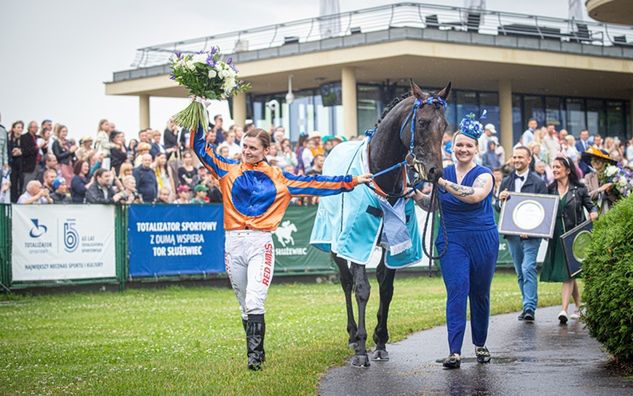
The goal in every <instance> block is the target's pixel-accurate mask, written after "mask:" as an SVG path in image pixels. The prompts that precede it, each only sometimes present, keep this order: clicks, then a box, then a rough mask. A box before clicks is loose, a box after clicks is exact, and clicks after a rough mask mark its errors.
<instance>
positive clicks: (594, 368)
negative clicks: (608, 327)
mask: <svg viewBox="0 0 633 396" xmlns="http://www.w3.org/2000/svg"><path fill="white" fill-rule="evenodd" d="M559 311H560V307H551V308H541V309H538V310H537V312H536V321H535V322H534V323H533V324H530V323H524V322H519V321H518V320H517V319H516V317H517V314H518V313H513V314H506V315H499V316H493V317H492V318H491V320H490V330H489V335H488V348H489V349H490V352H491V354H492V361H491V362H490V364H486V365H481V364H478V363H477V361H476V360H475V357H474V347H473V346H472V341H471V339H470V324H467V327H466V337H465V338H464V348H463V350H462V365H461V368H460V369H456V370H445V369H444V368H443V367H442V364H441V363H439V362H438V360H440V359H443V358H444V357H446V356H447V355H448V345H447V341H446V327H445V326H443V327H437V328H433V329H430V330H426V331H423V332H420V333H416V334H413V335H411V336H409V338H407V339H405V340H403V341H400V342H398V343H396V344H389V345H387V350H388V351H389V354H390V360H389V361H388V362H374V361H372V362H371V367H369V368H367V369H361V368H355V367H351V366H350V365H346V366H344V367H336V368H333V369H330V370H329V371H327V372H326V373H325V375H324V376H323V378H322V379H321V382H320V384H319V390H318V392H319V394H320V395H336V396H341V395H364V396H367V395H383V396H384V395H446V394H448V395H539V396H542V395H573V396H581V395H592V396H593V395H628V396H631V395H633V381H632V380H628V379H626V378H622V377H618V376H616V375H614V374H611V373H610V372H609V370H608V368H607V367H606V363H607V362H608V361H609V356H608V355H607V354H606V353H604V352H603V351H602V350H601V347H600V344H599V343H598V342H597V341H596V340H595V339H593V338H591V337H590V336H589V333H588V330H587V329H586V328H585V327H584V324H583V323H582V322H579V321H574V320H570V321H569V322H568V323H567V325H566V326H561V325H559V323H558V319H557V316H558V312H559ZM570 312H572V310H571V309H570ZM341 339H343V337H342V338H341Z"/></svg>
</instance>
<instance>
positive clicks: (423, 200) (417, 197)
mask: <svg viewBox="0 0 633 396" xmlns="http://www.w3.org/2000/svg"><path fill="white" fill-rule="evenodd" d="M411 198H413V200H414V201H415V203H416V204H417V205H418V206H419V207H421V208H422V209H424V210H426V211H427V212H429V211H431V210H435V209H437V199H436V200H435V202H433V205H431V194H425V193H423V192H421V191H416V192H415V193H413V194H412V195H411Z"/></svg>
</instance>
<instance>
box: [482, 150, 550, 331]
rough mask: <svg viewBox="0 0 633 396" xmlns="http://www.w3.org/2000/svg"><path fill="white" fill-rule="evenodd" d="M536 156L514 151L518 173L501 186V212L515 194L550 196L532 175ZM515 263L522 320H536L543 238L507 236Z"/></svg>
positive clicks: (515, 168)
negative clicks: (540, 249)
mask: <svg viewBox="0 0 633 396" xmlns="http://www.w3.org/2000/svg"><path fill="white" fill-rule="evenodd" d="M531 159H532V153H531V152H530V149H529V148H527V147H525V146H518V147H516V148H515V149H514V151H513V152H512V163H513V165H514V172H511V173H510V174H508V176H506V177H505V178H504V179H503V181H502V182H501V186H499V190H500V191H501V192H500V193H499V200H498V201H497V203H496V204H495V207H496V209H497V210H500V209H501V206H502V205H503V204H505V201H506V199H508V195H509V194H510V193H511V192H522V193H532V194H547V186H546V185H545V182H544V181H543V180H541V178H539V177H538V175H536V174H535V173H534V172H530V161H531ZM505 238H506V240H507V241H508V247H509V248H510V254H511V255H512V262H513V263H514V269H515V271H516V273H517V277H518V283H519V289H520V290H521V296H522V297H523V312H521V314H520V315H519V320H525V321H528V322H532V321H534V312H535V311H536V305H537V303H538V294H537V288H538V279H537V273H536V256H537V254H538V249H539V246H540V245H541V238H531V237H528V236H527V235H520V236H517V235H506V236H505Z"/></svg>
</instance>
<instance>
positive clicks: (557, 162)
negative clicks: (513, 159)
mask: <svg viewBox="0 0 633 396" xmlns="http://www.w3.org/2000/svg"><path fill="white" fill-rule="evenodd" d="M552 172H553V173H554V181H553V182H552V184H550V185H549V186H548V193H549V194H552V195H558V196H559V197H560V202H559V206H558V213H557V215H556V226H555V228H554V237H553V238H552V240H550V242H549V245H548V247H547V255H546V256H545V261H544V262H543V269H542V271H541V282H563V289H562V292H561V296H562V303H563V310H562V311H561V312H560V313H559V314H558V320H559V321H560V323H561V324H565V323H567V319H568V317H567V309H568V308H569V298H570V297H572V296H573V298H574V303H575V304H576V310H578V307H580V293H579V292H578V285H577V284H576V279H573V278H571V277H570V276H569V272H568V270H567V264H566V262H565V254H564V252H563V245H562V242H561V239H560V236H561V235H563V234H564V233H565V232H567V231H569V230H571V229H572V228H574V227H576V226H577V225H578V224H581V223H583V222H584V221H585V220H586V217H585V212H584V209H586V210H587V212H589V217H590V218H591V220H592V221H593V220H595V219H596V218H597V217H598V208H596V206H595V205H594V204H593V202H592V201H591V198H589V193H588V192H587V187H585V186H584V185H583V184H582V183H580V181H579V180H578V175H577V174H576V170H575V166H573V165H572V164H571V162H570V160H569V159H568V158H566V157H556V159H554V162H553V163H552ZM571 317H572V319H577V318H578V311H576V312H574V314H573V315H572V316H571Z"/></svg>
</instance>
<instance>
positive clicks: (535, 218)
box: [499, 192, 559, 238]
mask: <svg viewBox="0 0 633 396" xmlns="http://www.w3.org/2000/svg"><path fill="white" fill-rule="evenodd" d="M558 201H559V198H558V195H545V194H528V193H514V192H513V193H510V195H509V196H508V198H507V199H506V201H505V203H504V204H503V206H502V207H501V215H500V216H499V234H505V235H527V236H529V237H537V238H552V236H553V235H554V225H555V224H556V213H557V212H558Z"/></svg>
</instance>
